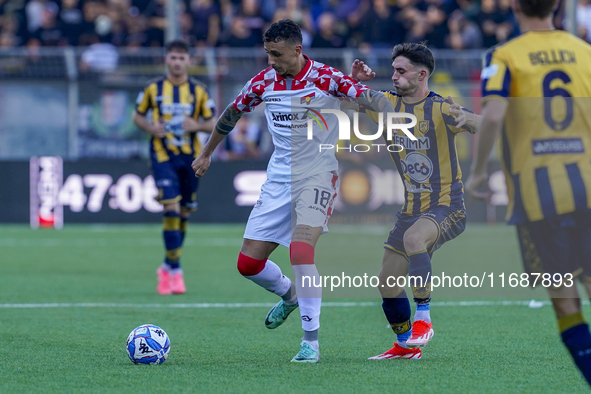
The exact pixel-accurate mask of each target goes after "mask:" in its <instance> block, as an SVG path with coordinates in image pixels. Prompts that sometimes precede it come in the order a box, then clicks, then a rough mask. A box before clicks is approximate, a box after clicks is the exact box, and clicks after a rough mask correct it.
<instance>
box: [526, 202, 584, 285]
mask: <svg viewBox="0 0 591 394" xmlns="http://www.w3.org/2000/svg"><path fill="white" fill-rule="evenodd" d="M517 236H518V238H519V246H520V247H521V257H522V259H523V266H524V268H525V272H527V273H528V274H532V273H534V274H535V273H549V274H552V275H553V274H561V275H564V274H573V276H577V275H580V274H582V276H581V277H580V278H581V280H583V281H585V282H591V257H590V256H591V210H583V211H580V212H574V213H569V214H564V215H558V216H554V217H551V218H547V219H542V220H539V221H537V222H528V223H523V224H518V225H517ZM538 283H539V281H538Z"/></svg>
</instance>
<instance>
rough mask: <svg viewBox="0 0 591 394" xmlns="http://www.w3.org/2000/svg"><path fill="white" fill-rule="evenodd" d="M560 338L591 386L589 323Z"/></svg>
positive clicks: (590, 337)
mask: <svg viewBox="0 0 591 394" xmlns="http://www.w3.org/2000/svg"><path fill="white" fill-rule="evenodd" d="M579 314H580V312H579ZM571 316H572V315H571ZM559 325H560V320H559ZM560 336H561V337H562V342H564V345H565V346H566V348H567V349H568V351H569V352H570V354H571V356H572V357H573V360H574V362H575V364H576V365H577V367H578V368H579V370H580V371H581V373H582V374H583V376H584V377H585V379H586V380H587V383H588V384H589V385H591V333H589V326H588V325H587V323H580V324H578V325H576V326H574V327H571V328H569V329H567V330H566V331H563V332H562V333H561V334H560Z"/></svg>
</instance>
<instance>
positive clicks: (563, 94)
mask: <svg viewBox="0 0 591 394" xmlns="http://www.w3.org/2000/svg"><path fill="white" fill-rule="evenodd" d="M481 79H482V96H483V101H486V100H490V99H493V98H497V99H503V100H508V108H507V115H506V117H505V123H504V127H503V132H502V137H501V144H502V146H501V148H502V157H503V160H502V164H503V171H504V173H505V179H506V183H507V193H508V195H509V207H508V212H507V220H508V222H509V223H510V224H519V223H523V222H535V221H538V220H542V219H544V218H548V217H551V216H554V215H560V214H565V213H570V212H574V211H576V210H579V209H588V208H591V99H590V97H591V46H590V45H589V44H587V43H585V42H584V41H582V40H580V39H578V38H576V37H575V36H573V35H572V34H569V33H567V32H564V31H556V30H540V31H529V32H527V33H525V34H523V35H521V36H519V37H517V38H515V39H513V40H511V41H509V42H507V43H506V44H503V45H500V46H497V47H495V48H492V49H491V50H490V51H489V52H488V53H487V54H486V57H485V65H484V69H483V70H482V76H481Z"/></svg>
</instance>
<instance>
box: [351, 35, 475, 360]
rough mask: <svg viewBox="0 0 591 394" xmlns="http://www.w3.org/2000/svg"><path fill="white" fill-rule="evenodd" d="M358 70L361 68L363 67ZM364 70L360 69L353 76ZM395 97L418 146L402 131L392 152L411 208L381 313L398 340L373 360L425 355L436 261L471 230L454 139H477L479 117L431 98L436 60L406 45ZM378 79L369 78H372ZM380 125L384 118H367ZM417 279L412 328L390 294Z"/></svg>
mask: <svg viewBox="0 0 591 394" xmlns="http://www.w3.org/2000/svg"><path fill="white" fill-rule="evenodd" d="M356 62H357V61H356ZM358 67H363V64H362V63H361V64H359V63H354V64H353V66H352V74H353V73H354V71H355V69H356V68H358ZM392 68H393V69H394V72H393V75H392V82H393V85H394V91H389V92H383V93H384V94H385V95H386V97H388V98H389V99H390V101H391V102H392V105H393V106H394V110H395V111H396V112H405V113H408V114H413V115H414V116H416V117H417V124H416V126H414V127H413V128H411V129H410V130H411V131H412V132H413V134H414V136H415V137H416V138H417V140H416V141H413V140H411V139H410V138H408V137H407V136H405V135H404V134H403V133H402V131H398V132H399V134H396V135H394V136H393V141H388V142H389V143H391V144H398V145H402V146H403V147H404V150H402V151H400V152H391V155H392V158H393V160H394V162H395V163H396V167H397V168H398V172H399V174H400V176H401V178H402V181H403V183H404V189H405V190H404V191H405V197H406V202H405V204H404V206H403V207H402V209H401V210H400V211H399V212H398V215H397V216H398V221H397V222H396V225H395V227H394V229H393V230H392V231H391V232H390V235H389V237H388V240H387V241H386V243H385V244H384V256H383V260H382V269H381V272H380V275H379V278H380V286H378V289H379V290H380V293H381V295H382V298H383V304H382V308H383V310H384V314H385V315H386V318H387V320H388V322H389V323H390V325H391V327H392V329H393V331H394V333H395V334H396V336H397V343H395V344H394V347H393V348H392V349H390V350H388V351H386V352H385V353H383V354H380V355H378V356H375V357H372V358H371V359H376V360H382V359H389V358H405V359H417V358H421V350H420V347H423V346H425V345H426V344H427V343H428V341H429V340H430V339H431V338H432V337H433V335H434V332H433V327H432V323H431V317H430V313H429V312H430V311H429V304H430V301H431V291H430V290H431V256H432V255H433V252H434V251H435V250H437V249H438V248H439V247H440V246H441V245H443V243H445V242H447V241H449V240H452V239H454V238H455V237H457V236H458V235H460V234H461V233H462V232H463V231H464V228H465V224H466V209H465V207H464V196H463V193H464V192H463V184H462V180H461V177H462V172H461V169H460V165H459V162H458V156H457V152H456V147H455V135H456V134H457V133H460V132H463V131H465V132H470V133H474V132H475V130H476V126H477V124H478V119H479V116H478V115H475V114H474V113H472V112H471V111H468V110H466V109H465V108H462V107H460V106H459V105H458V104H456V103H454V101H453V99H452V98H451V97H449V98H448V100H445V99H444V98H443V97H441V96H439V95H438V94H436V93H434V92H431V91H430V90H429V86H428V81H429V77H430V76H431V75H432V73H433V70H434V69H435V59H434V58H433V54H432V53H431V51H430V50H429V49H428V48H427V47H426V46H425V45H423V44H416V43H405V44H399V45H396V46H395V47H394V50H393V54H392ZM370 77H371V75H369V74H368V78H370ZM367 112H368V114H369V115H370V117H372V119H373V120H374V121H375V120H377V119H378V118H377V114H376V113H375V112H370V111H367ZM407 274H408V275H410V276H412V277H419V278H420V281H417V282H415V283H413V282H411V287H412V292H413V297H414V301H415V303H416V304H417V309H416V312H415V315H414V319H413V320H414V321H413V323H412V324H411V321H410V318H411V311H410V302H409V300H408V297H407V296H406V292H405V291H404V288H402V287H398V286H395V287H391V286H392V284H391V283H388V278H389V277H399V276H406V275H407Z"/></svg>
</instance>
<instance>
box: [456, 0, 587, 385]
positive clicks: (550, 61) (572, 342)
mask: <svg viewBox="0 0 591 394" xmlns="http://www.w3.org/2000/svg"><path fill="white" fill-rule="evenodd" d="M513 7H514V12H515V15H516V17H517V20H518V22H519V27H520V29H521V31H522V34H521V35H520V36H519V37H517V38H515V39H513V40H511V41H509V42H508V43H506V44H504V45H501V46H498V47H496V48H493V49H492V50H490V51H489V52H488V54H487V55H486V59H485V67H484V69H483V70H482V77H481V78H482V96H483V102H484V109H483V114H482V115H483V120H482V124H481V126H480V128H479V134H480V138H479V141H478V152H477V157H476V159H475V162H474V166H473V168H472V174H471V176H470V178H469V180H468V181H467V183H466V189H467V191H468V192H469V193H470V194H472V195H473V196H475V197H478V198H487V197H488V193H487V192H482V191H479V189H480V188H481V187H483V186H484V185H485V184H486V182H487V180H488V175H487V173H486V164H487V161H488V158H489V156H490V153H491V150H492V148H493V145H494V142H495V139H496V137H497V135H498V134H499V133H501V145H502V146H501V148H502V155H503V163H502V164H503V170H504V173H505V179H506V183H507V192H508V194H509V207H508V213H507V220H508V223H509V224H514V225H517V234H518V237H519V242H520V246H521V252H522V258H523V263H524V267H525V271H526V272H527V273H529V274H532V276H531V278H532V281H533V278H535V277H536V275H537V274H539V273H549V274H552V278H553V279H552V281H547V283H546V284H544V286H545V287H547V288H548V292H549V294H550V297H551V299H552V304H553V306H554V310H555V312H556V317H557V319H558V328H559V330H560V333H561V336H562V340H563V342H564V344H565V346H566V347H567V348H568V350H569V351H570V353H571V355H572V357H573V359H574V361H575V363H576V364H577V366H578V367H579V369H580V370H581V372H582V373H583V375H584V376H585V378H586V379H587V382H589V383H591V335H590V334H589V327H588V325H587V323H586V322H585V320H584V319H583V315H582V313H581V300H580V297H579V294H578V291H577V289H576V286H575V285H574V282H573V280H572V277H574V276H577V275H578V276H579V278H580V279H581V280H582V282H583V283H584V285H585V288H586V290H587V292H588V293H589V294H591V257H590V256H591V128H590V127H591V110H590V108H591V106H590V105H589V104H591V102H590V101H589V99H588V98H589V97H591V46H589V44H587V43H585V42H584V41H581V40H579V39H578V38H576V37H575V36H573V35H571V34H569V33H567V32H564V31H557V30H554V26H553V25H552V15H553V10H554V8H555V0H535V1H534V0H516V1H514V2H513ZM532 281H530V283H531V282H532ZM538 283H540V281H538Z"/></svg>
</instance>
